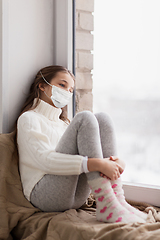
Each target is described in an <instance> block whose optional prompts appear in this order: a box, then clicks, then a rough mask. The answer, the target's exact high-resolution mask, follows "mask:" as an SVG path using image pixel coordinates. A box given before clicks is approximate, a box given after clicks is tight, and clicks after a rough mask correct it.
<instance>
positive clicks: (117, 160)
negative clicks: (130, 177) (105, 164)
mask: <svg viewBox="0 0 160 240" xmlns="http://www.w3.org/2000/svg"><path fill="white" fill-rule="evenodd" d="M109 159H110V160H112V161H115V162H116V163H118V165H119V166H121V168H120V169H119V171H120V174H122V173H123V172H124V169H125V162H124V161H123V160H121V159H119V158H118V157H116V156H110V158H109Z"/></svg>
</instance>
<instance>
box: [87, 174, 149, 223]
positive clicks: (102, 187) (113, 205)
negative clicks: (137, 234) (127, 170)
mask: <svg viewBox="0 0 160 240" xmlns="http://www.w3.org/2000/svg"><path fill="white" fill-rule="evenodd" d="M88 183H89V186H90V188H91V189H92V194H93V195H94V196H95V198H96V203H97V211H96V217H97V220H99V221H102V222H110V223H113V222H123V223H133V222H140V223H145V220H144V219H142V218H140V217H138V216H137V215H135V214H134V213H133V212H130V211H129V210H127V209H126V208H125V207H123V206H122V205H121V204H120V202H119V201H118V199H117V198H116V195H115V193H114V191H113V188H112V186H111V182H110V180H109V179H104V178H102V177H100V178H98V179H94V180H89V181H88Z"/></svg>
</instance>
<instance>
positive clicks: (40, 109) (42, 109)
mask: <svg viewBox="0 0 160 240" xmlns="http://www.w3.org/2000/svg"><path fill="white" fill-rule="evenodd" d="M33 111H34V112H37V113H40V114H42V115H44V116H45V117H46V118H48V119H49V120H51V121H58V120H59V116H60V115H61V113H62V109H61V108H55V107H54V106H52V105H50V104H49V103H46V102H45V101H43V100H41V99H40V100H39V103H38V106H37V107H36V108H35V109H34V110H33Z"/></svg>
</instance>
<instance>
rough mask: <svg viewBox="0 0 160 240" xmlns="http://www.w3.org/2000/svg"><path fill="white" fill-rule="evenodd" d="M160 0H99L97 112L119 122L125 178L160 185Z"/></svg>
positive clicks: (119, 149)
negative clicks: (102, 112)
mask: <svg viewBox="0 0 160 240" xmlns="http://www.w3.org/2000/svg"><path fill="white" fill-rule="evenodd" d="M159 13H160V1H159V0H154V1H153V0H134V1H128V0H121V1H119V0H114V1H112V0H95V13H94V19H95V29H94V71H93V84H94V86H93V99H94V112H99V111H104V112H106V113H108V114H109V115H110V116H111V117H112V119H113V122H114V125H115V130H116V137H117V147H118V156H119V157H120V158H122V159H124V160H125V162H126V169H125V172H124V173H123V174H122V180H123V181H127V182H131V183H141V184H149V185H154V186H157V187H159V186H160V14H159Z"/></svg>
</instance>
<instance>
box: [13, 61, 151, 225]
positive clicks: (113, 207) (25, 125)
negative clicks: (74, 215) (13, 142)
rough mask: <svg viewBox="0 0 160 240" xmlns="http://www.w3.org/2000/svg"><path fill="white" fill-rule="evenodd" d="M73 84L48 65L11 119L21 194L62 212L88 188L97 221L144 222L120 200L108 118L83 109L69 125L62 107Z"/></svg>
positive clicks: (59, 69) (120, 165) (70, 76)
mask: <svg viewBox="0 0 160 240" xmlns="http://www.w3.org/2000/svg"><path fill="white" fill-rule="evenodd" d="M74 83H75V79H74V76H73V74H72V73H71V72H70V71H68V70H67V69H65V68H64V67H62V66H49V67H45V68H43V69H41V70H40V71H39V72H38V73H37V75H36V77H35V80H34V82H33V84H32V85H31V88H30V93H29V95H28V98H27V100H26V102H25V104H24V107H23V109H22V112H21V115H20V117H19V119H18V122H17V142H18V150H19V159H20V160H19V165H20V174H21V180H22V185H23V191H24V195H25V196H26V198H27V199H28V200H29V201H30V202H31V203H32V204H33V205H34V206H36V207H38V208H39V209H41V210H42V211H59V212H62V211H65V210H67V209H71V208H73V209H77V208H80V207H81V206H82V205H83V204H84V202H85V201H86V199H87V198H88V196H89V194H90V190H91V191H92V193H93V194H94V196H95V198H96V202H97V210H96V217H97V220H99V221H103V222H124V223H128V222H141V223H144V222H145V221H146V216H147V215H146V214H145V213H143V212H140V211H139V210H137V209H135V208H133V207H132V206H130V205H129V204H127V202H126V201H125V197H124V194H123V190H122V183H121V180H120V174H121V173H122V172H123V169H124V165H123V162H122V161H120V160H119V159H118V158H116V157H113V155H115V140H114V132H113V127H112V124H111V121H110V119H109V117H108V116H107V115H105V114H104V113H99V114H96V115H94V114H93V113H91V112H89V111H84V112H81V113H78V114H77V115H76V116H75V117H74V119H73V120H72V121H71V123H70V124H69V120H68V119H67V118H66V116H65V112H64V108H63V107H65V106H66V105H67V104H68V102H69V100H70V98H71V97H72V93H73V89H74ZM100 173H101V174H100ZM105 176H107V178H106V177H105Z"/></svg>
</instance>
